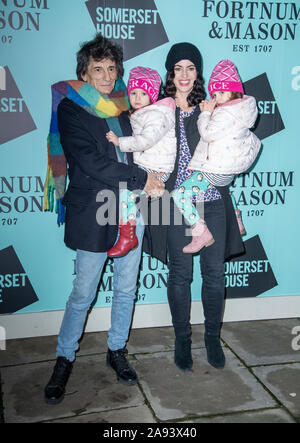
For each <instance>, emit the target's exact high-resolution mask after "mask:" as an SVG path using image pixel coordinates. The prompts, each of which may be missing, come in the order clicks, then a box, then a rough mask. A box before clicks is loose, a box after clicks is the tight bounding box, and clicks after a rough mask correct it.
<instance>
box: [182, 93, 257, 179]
mask: <svg viewBox="0 0 300 443" xmlns="http://www.w3.org/2000/svg"><path fill="white" fill-rule="evenodd" d="M257 114H258V110H257V106H256V101H255V98H254V97H251V96H247V95H244V97H243V98H242V99H237V100H233V101H231V102H228V103H225V104H224V105H221V106H218V107H217V108H216V109H215V110H214V112H213V114H210V113H209V112H202V113H201V114H200V116H199V119H198V129H199V132H200V135H201V140H200V142H199V144H198V146H197V147H196V150H195V153H194V156H193V158H192V160H191V162H190V164H189V168H190V169H192V170H194V171H203V172H210V173H214V174H241V173H242V172H245V171H246V170H247V169H249V168H250V166H251V165H252V163H253V162H254V160H255V159H256V156H257V154H258V152H259V150H260V148H261V142H260V140H259V139H258V138H257V137H256V135H255V134H253V132H251V131H250V128H252V126H253V125H254V123H255V120H256V118H257Z"/></svg>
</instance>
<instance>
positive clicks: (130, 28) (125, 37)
mask: <svg viewBox="0 0 300 443" xmlns="http://www.w3.org/2000/svg"><path fill="white" fill-rule="evenodd" d="M86 6H87V9H88V11H89V14H90V16H91V19H92V21H93V23H94V26H95V28H96V31H97V32H100V33H101V34H102V35H103V36H104V37H107V38H109V39H112V40H114V41H116V42H117V43H118V44H119V45H120V46H121V47H122V48H123V51H124V60H125V61H126V60H130V59H131V58H134V57H136V56H138V55H140V54H143V53H145V52H148V51H150V50H151V49H154V48H157V47H158V46H161V45H163V44H165V43H167V42H168V41H169V39H168V36H167V34H166V31H165V29H164V26H163V24H162V21H161V18H160V15H159V12H158V10H157V8H156V5H155V2H154V0H143V1H142V2H141V0H111V1H109V2H108V1H107V0H88V1H87V2H86Z"/></svg>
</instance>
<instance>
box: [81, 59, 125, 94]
mask: <svg viewBox="0 0 300 443" xmlns="http://www.w3.org/2000/svg"><path fill="white" fill-rule="evenodd" d="M82 79H83V81H85V82H87V83H89V84H90V85H92V86H93V87H94V88H95V89H97V90H98V91H99V92H101V93H102V94H110V93H111V92H112V91H113V89H114V87H115V84H116V81H117V79H118V73H117V68H116V63H115V61H113V60H110V59H109V58H104V59H102V60H100V61H96V60H94V59H93V58H91V59H90V63H89V66H88V70H87V73H86V74H85V75H82Z"/></svg>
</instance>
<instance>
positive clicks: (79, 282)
mask: <svg viewBox="0 0 300 443" xmlns="http://www.w3.org/2000/svg"><path fill="white" fill-rule="evenodd" d="M144 230H145V226H144V223H143V221H142V218H141V217H138V218H137V226H136V235H137V238H138V240H139V245H138V248H137V249H135V250H134V251H130V252H129V254H127V255H126V256H125V257H122V258H118V259H115V261H114V296H113V302H112V308H111V328H110V330H109V331H108V341H107V344H108V347H109V349H110V350H111V351H116V350H118V349H122V348H124V346H125V345H126V341H127V340H128V334H129V329H130V325H131V320H132V312H133V306H134V301H135V297H136V290H137V278H138V272H139V264H140V261H141V252H142V242H143V236H144ZM106 260H107V253H103V252H88V251H81V250H77V256H76V278H75V280H74V283H73V291H72V293H71V295H70V298H69V300H68V302H67V305H66V311H65V314H64V318H63V322H62V325H61V329H60V332H59V336H58V346H57V349H56V356H57V357H65V358H67V359H68V360H69V361H74V360H75V352H76V351H77V350H78V347H79V344H78V340H79V339H80V337H81V335H82V333H83V328H84V324H85V321H86V315H87V311H88V309H89V308H90V306H91V304H92V302H93V300H94V298H95V296H96V291H97V287H98V284H99V280H100V278H101V274H102V271H103V267H104V264H105V262H106Z"/></svg>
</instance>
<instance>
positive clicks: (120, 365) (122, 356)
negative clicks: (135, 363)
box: [106, 347, 138, 386]
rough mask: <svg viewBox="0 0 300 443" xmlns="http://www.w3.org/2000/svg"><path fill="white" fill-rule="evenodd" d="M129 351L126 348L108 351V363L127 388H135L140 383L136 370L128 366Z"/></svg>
mask: <svg viewBox="0 0 300 443" xmlns="http://www.w3.org/2000/svg"><path fill="white" fill-rule="evenodd" d="M126 354H128V351H127V349H126V347H124V348H123V349H118V350H117V351H111V350H110V349H108V350H107V355H106V363H107V366H110V367H111V368H112V369H113V370H114V371H115V372H116V374H117V379H118V380H119V381H120V382H121V383H122V384H123V385H126V386H134V385H136V384H137V382H138V378H137V375H136V372H135V370H134V369H133V368H132V367H131V366H130V365H129V364H128V362H127V360H126Z"/></svg>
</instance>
